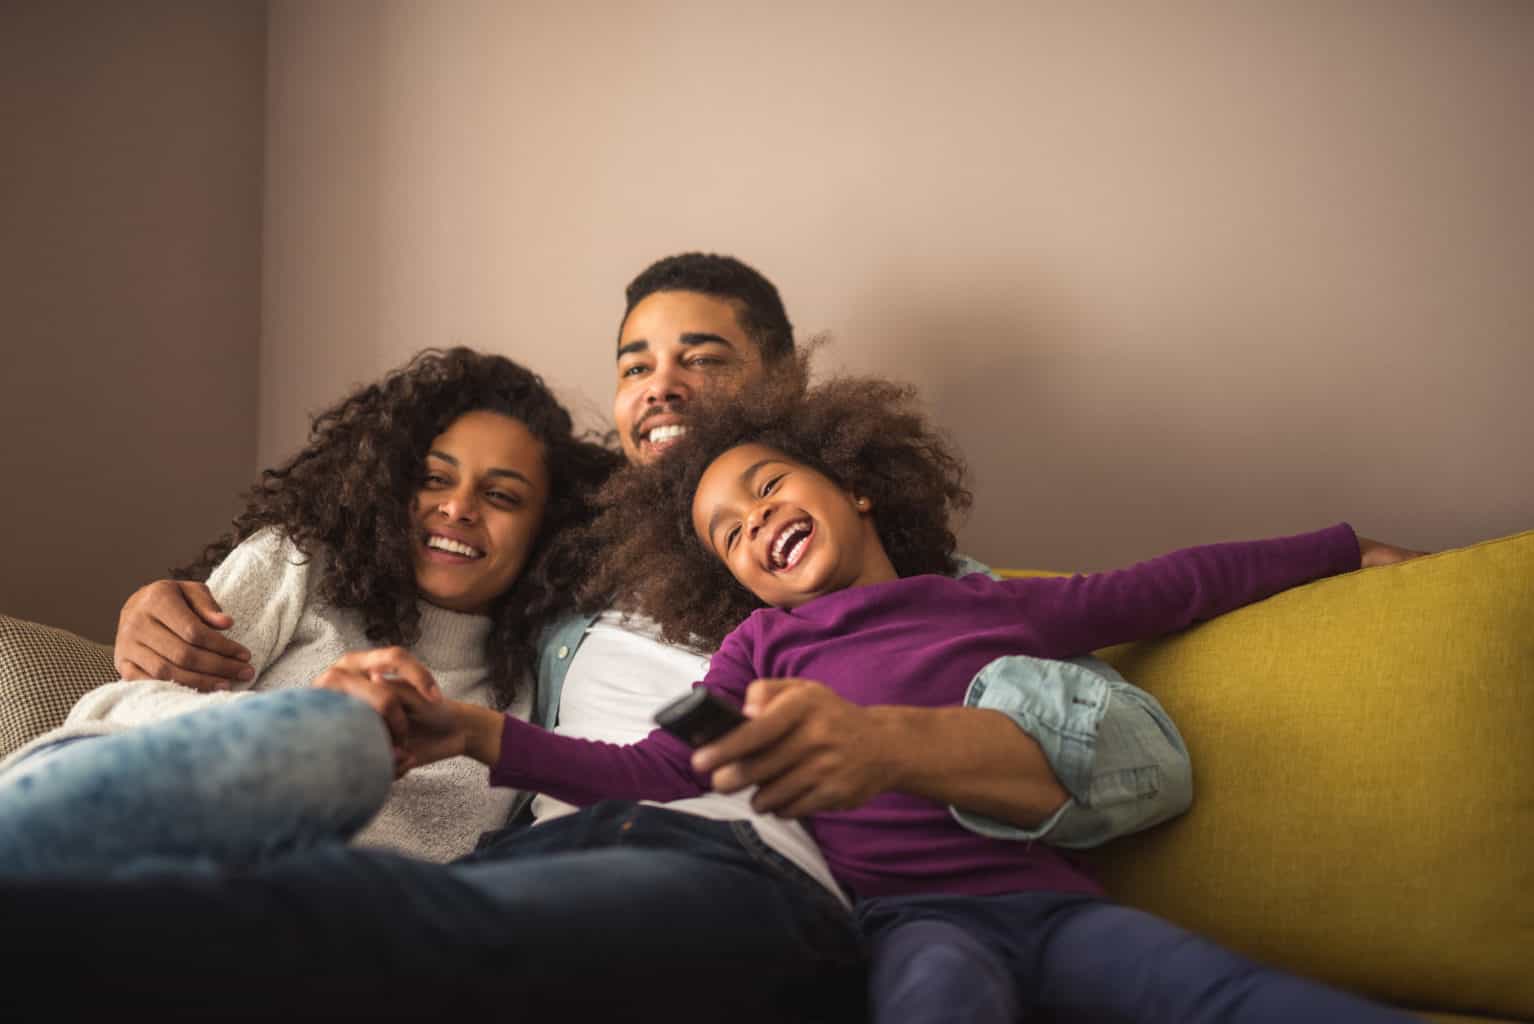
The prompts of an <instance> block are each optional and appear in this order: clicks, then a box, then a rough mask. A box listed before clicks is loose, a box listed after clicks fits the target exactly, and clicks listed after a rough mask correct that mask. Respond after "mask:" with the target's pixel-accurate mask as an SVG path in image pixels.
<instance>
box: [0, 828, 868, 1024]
mask: <svg viewBox="0 0 1534 1024" xmlns="http://www.w3.org/2000/svg"><path fill="white" fill-rule="evenodd" d="M736 829H737V823H730V822H718V821H711V820H708V819H704V818H698V817H694V816H691V815H684V814H680V813H678V812H675V811H668V810H665V809H663V808H656V807H649V806H644V805H637V804H624V803H608V804H598V805H596V806H595V807H592V808H588V809H587V810H585V811H582V812H580V813H578V814H574V815H570V816H569V817H567V818H561V819H559V820H557V821H553V822H550V823H548V824H545V825H539V826H535V827H532V828H527V829H521V830H517V831H516V832H515V833H514V834H507V835H506V837H505V838H504V839H503V840H501V841H498V842H496V843H494V844H492V845H491V846H489V847H487V848H485V849H484V850H482V851H481V852H480V853H477V854H475V855H474V856H473V857H471V858H469V859H468V860H466V861H463V862H459V863H457V864H451V865H441V864H428V863H424V862H421V861H414V860H410V859H408V858H404V857H400V856H397V855H393V854H389V853H385V852H382V851H377V850H365V849H357V848H354V847H344V846H341V845H339V844H328V845H325V846H322V847H319V848H317V849H314V850H310V851H306V852H301V853H297V854H294V855H292V856H290V857H287V858H283V859H282V860H280V861H278V862H274V863H272V864H269V865H263V866H261V867H258V868H255V869H252V870H248V871H226V870H219V869H209V868H202V869H193V870H188V871H182V872H178V873H171V872H169V871H167V870H165V869H164V868H163V866H161V867H157V868H156V869H155V870H154V871H152V872H137V873H135V874H134V876H133V877H131V878H117V879H108V880H84V879H75V880H67V879H43V880H29V881H11V882H6V881H5V880H0V907H4V908H5V921H6V924H5V927H4V928H0V959H3V962H5V963H6V964H7V965H8V966H9V967H10V968H12V969H13V970H14V971H16V972H18V976H20V975H21V974H23V973H25V972H27V971H31V970H41V969H42V967H43V966H45V965H49V964H57V963H58V962H62V960H67V962H68V963H69V965H70V975H71V977H70V981H69V984H67V985H63V986H57V987H51V988H50V989H49V990H48V991H47V992H46V994H45V995H44V996H43V997H42V998H43V1000H44V1003H43V1005H45V1006H47V1007H48V1009H50V1010H51V1011H52V1012H53V1013H54V1015H55V1016H56V1017H70V1014H71V1013H83V1012H85V1011H88V1010H101V1009H109V1008H113V1007H121V1006H125V1005H128V1006H134V1007H136V1008H139V1009H142V1010H148V1011H152V1012H153V1013H155V1015H156V1016H159V1017H162V1018H163V1017H176V1016H187V1017H193V1018H198V1019H210V1018H213V1017H217V1018H219V1019H223V1018H225V1017H231V1016H246V1017H249V1018H254V1019H261V1020H275V1019H279V1018H281V1019H295V1018H323V1019H335V1018H336V1017H337V1016H341V1017H344V1018H346V1019H352V1018H353V1017H363V1016H365V1017H368V1018H371V1019H405V1020H412V1021H420V1020H469V1019H472V1018H473V1017H476V1016H480V1015H484V1016H494V1017H495V1018H496V1019H501V1018H503V1017H504V1018H506V1019H517V1020H604V1019H606V1020H652V1019H653V1020H668V1021H676V1022H684V1021H685V1022H691V1021H697V1022H705V1021H706V1022H709V1024H714V1022H716V1021H720V1020H729V1021H741V1022H744V1021H751V1022H756V1021H767V1020H780V1021H796V1022H804V1021H826V1022H836V1024H842V1022H845V1021H849V1020H857V1019H861V1017H862V1010H861V1005H860V1003H861V988H862V983H863V978H862V972H861V964H862V961H861V957H860V950H859V944H858V941H857V936H856V932H855V930H854V929H853V927H852V923H851V920H850V916H849V915H848V914H847V913H846V912H845V911H844V910H843V909H842V908H841V906H840V904H838V903H837V902H836V901H835V900H834V899H833V897H831V896H830V895H829V894H828V893H826V892H824V891H823V890H820V889H818V887H816V886H815V883H814V882H811V881H809V880H807V879H803V878H802V877H801V878H797V879H796V878H794V877H793V872H792V871H784V870H781V869H776V870H775V869H774V867H773V865H772V864H771V863H767V862H764V860H763V858H762V856H761V853H762V851H760V850H759V849H753V848H752V846H751V844H750V843H748V842H746V841H745V840H744V839H743V838H741V837H739V836H738V835H737V833H736ZM13 988H15V987H13ZM6 994H7V993H6V992H4V991H0V1009H3V1008H4V1000H5V998H6ZM849 997H850V999H851V1000H852V1003H851V1005H849ZM70 1019H73V1018H70Z"/></svg>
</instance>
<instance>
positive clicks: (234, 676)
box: [113, 622, 255, 690]
mask: <svg viewBox="0 0 1534 1024" xmlns="http://www.w3.org/2000/svg"><path fill="white" fill-rule="evenodd" d="M215 635H216V634H215ZM113 663H114V664H115V665H116V666H117V671H118V672H119V673H120V674H121V675H122V678H124V679H164V680H167V681H170V682H175V683H180V684H181V685H183V686H192V687H194V688H195V689H199V690H226V689H228V688H229V687H230V685H231V684H233V683H235V682H248V681H249V680H250V679H252V678H253V677H254V676H255V670H254V669H253V668H251V666H249V665H247V664H246V663H245V662H243V661H235V660H232V659H230V658H226V657H223V656H222V655H218V654H214V653H212V652H211V651H208V650H205V649H203V648H200V647H194V646H193V645H191V644H189V643H187V642H186V641H184V640H182V639H181V638H180V637H179V636H177V635H176V634H175V633H173V632H171V631H170V630H169V629H167V628H166V627H165V626H163V625H162V624H160V623H158V622H150V623H145V624H142V625H140V627H139V628H138V629H137V630H136V632H135V633H134V635H132V636H127V635H122V634H119V636H118V638H117V646H116V648H115V649H114V650H113ZM130 666H131V667H132V669H133V670H135V671H134V672H133V674H131V675H130V674H129V672H130Z"/></svg>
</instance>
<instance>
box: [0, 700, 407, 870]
mask: <svg viewBox="0 0 1534 1024" xmlns="http://www.w3.org/2000/svg"><path fill="white" fill-rule="evenodd" d="M391 764H392V762H391V759H390V754H389V739H388V733H387V732H386V730H385V729H384V727H383V722H382V720H381V719H380V718H379V717H378V715H377V713H375V712H374V711H373V710H372V709H371V708H369V707H368V706H367V705H365V704H363V703H361V702H360V701H357V700H353V699H352V698H350V697H346V696H344V695H342V694H338V693H332V692H329V691H326V690H310V689H302V690H281V691H276V692H271V693H261V694H255V695H253V696H251V697H247V698H245V699H242V700H238V701H233V702H230V703H227V704H223V705H220V706H218V707H214V708H208V709H206V710H203V711H196V712H193V713H191V714H186V715H180V716H178V717H176V718H170V719H166V720H165V721H163V722H156V723H154V724H152V725H145V726H142V727H140V728H137V729H132V730H130V731H128V732H122V733H115V734H112V735H108V736H91V737H82V738H77V739H73V740H64V741H61V742H60V743H58V744H55V745H53V746H49V747H44V748H42V749H40V750H37V751H34V752H32V753H31V754H29V755H28V756H27V757H26V758H24V759H22V760H21V761H19V762H17V763H16V764H13V765H12V766H11V767H10V768H9V769H8V770H7V771H6V772H5V773H4V774H3V775H0V876H4V875H38V874H44V873H63V874H81V873H84V874H94V873H101V872H105V871H109V870H112V869H114V868H117V867H119V866H121V865H123V864H125V863H128V862H132V861H134V860H138V859H141V858H145V857H169V858H175V859H191V858H206V859H208V860H210V861H216V862H218V863H221V864H225V865H241V864H254V863H258V862H260V861H263V860H267V859H270V858H273V857H277V856H281V855H282V854H284V853H287V852H288V851H291V850H296V849H303V848H305V847H308V846H312V845H314V844H315V843H317V842H321V841H324V840H329V839H337V838H340V839H344V838H347V837H350V836H351V835H353V834H354V833H355V832H357V830H359V829H360V828H362V826H363V825H365V824H367V822H368V820H369V819H370V818H372V816H373V815H374V814H375V813H377V811H378V808H379V807H380V806H382V804H383V801H384V799H385V798H386V797H387V796H388V792H389V784H390V781H391V780H392V776H393V769H392V767H391Z"/></svg>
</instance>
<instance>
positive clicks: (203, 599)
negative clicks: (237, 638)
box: [177, 580, 239, 647]
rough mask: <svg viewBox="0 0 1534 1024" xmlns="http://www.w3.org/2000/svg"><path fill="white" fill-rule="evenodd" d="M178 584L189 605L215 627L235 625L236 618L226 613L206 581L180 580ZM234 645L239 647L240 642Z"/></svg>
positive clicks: (203, 619) (222, 627) (226, 627)
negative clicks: (214, 597)
mask: <svg viewBox="0 0 1534 1024" xmlns="http://www.w3.org/2000/svg"><path fill="white" fill-rule="evenodd" d="M177 585H178V586H179V587H180V589H181V596H182V597H184V598H186V603H187V606H188V607H190V608H191V609H192V611H194V612H196V613H197V615H198V616H199V617H200V618H201V619H202V621H204V622H206V623H207V624H208V625H210V626H212V627H213V628H214V629H228V628H229V627H230V626H232V625H234V619H232V618H230V617H229V616H228V615H226V614H225V613H224V610H223V609H222V608H220V607H219V606H218V602H217V601H215V600H214V599H213V591H211V590H209V589H208V585H207V584H206V583H197V582H195V581H193V580H178V581H177ZM234 646H236V647H238V646H239V645H238V644H235V645H234Z"/></svg>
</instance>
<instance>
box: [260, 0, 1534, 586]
mask: <svg viewBox="0 0 1534 1024" xmlns="http://www.w3.org/2000/svg"><path fill="white" fill-rule="evenodd" d="M1155 8H1156V9H1155V12H1154V13H1152V12H1151V10H1150V7H1148V6H1143V5H1139V4H1124V3H1098V4H1086V5H1075V4H1043V3H1035V4H1016V3H974V2H957V3H955V2H945V3H913V4H896V3H889V4H821V3H801V4H786V5H785V4H774V5H765V4H730V3H723V4H721V3H717V2H709V3H680V2H658V3H649V4H643V3H635V4H626V5H619V4H607V3H600V4H573V3H547V4H534V3H434V4H424V3H410V2H405V3H325V4H314V3H303V2H297V3H282V2H279V3H275V4H274V5H273V17H272V23H271V40H270V46H271V61H270V75H271V92H270V97H271V107H270V111H269V135H268V148H269V165H268V166H269V178H268V182H267V199H268V202H267V220H266V228H267V236H266V259H265V271H266V286H267V287H266V295H265V301H264V314H265V322H266V333H265V342H264V345H263V348H262V353H261V360H262V364H261V370H262V377H261V380H262V399H261V433H260V444H259V451H260V455H261V458H262V459H263V460H266V461H270V460H273V459H275V458H277V457H278V456H279V455H280V454H282V453H285V452H286V451H288V450H289V449H291V448H292V447H293V446H294V445H296V444H297V443H298V441H299V440H300V439H301V437H302V432H303V426H304V417H305V414H306V413H307V412H311V411H313V410H314V409H316V408H317V407H319V406H320V405H321V404H322V403H324V402H325V401H328V400H329V399H331V398H332V397H334V396H335V395H336V394H338V393H339V391H340V390H342V389H343V388H345V387H347V386H349V385H350V384H352V383H354V382H356V381H359V380H362V379H366V378H368V377H371V376H372V375H375V374H377V373H379V372H381V371H382V370H384V369H385V368H387V367H389V366H392V365H393V364H395V363H397V362H399V361H401V360H403V359H404V358H405V357H406V356H407V355H408V354H409V353H410V352H411V351H413V350H414V349H416V348H418V347H421V346H424V345H428V344H433V345H440V344H448V343H453V342H468V343H472V344H477V345H482V346H486V347H491V348H496V349H499V350H502V351H505V352H507V353H509V354H511V355H513V356H514V357H517V358H520V359H523V360H525V361H527V362H528V363H530V364H532V365H533V366H535V367H536V368H538V369H540V370H542V371H543V372H544V373H545V375H546V376H548V377H549V378H550V379H551V380H552V381H553V382H555V383H556V384H557V385H559V386H560V387H561V388H562V389H563V393H564V394H565V395H566V396H567V397H568V398H569V399H570V400H571V401H573V402H574V403H576V404H577V405H578V406H579V407H580V408H582V409H584V410H586V411H587V414H588V415H589V416H590V417H591V418H592V421H593V422H595V420H596V418H599V417H602V416H604V415H605V411H606V407H607V404H608V402H609V399H610V395H611V382H610V381H611V369H612V358H613V357H612V338H613V334H614V331H615V328H616V322H617V318H618V315H619V313H620V311H621V302H620V293H621V288H622V286H623V284H624V283H625V282H626V281H627V280H628V278H629V277H630V276H631V275H632V274H633V273H635V272H636V271H638V270H639V269H640V268H641V267H642V266H644V265H645V264H646V263H647V262H649V261H650V260H651V259H653V258H655V257H658V256H661V255H664V254H668V253H671V252H675V251H678V250H682V249H689V248H702V249H713V250H721V251H726V252H731V253H734V254H737V255H739V256H741V257H743V258H745V259H747V260H748V261H750V262H753V263H755V264H756V265H758V266H759V267H760V268H761V269H762V270H763V271H765V272H766V273H767V274H768V275H769V276H771V277H772V278H774V279H775V280H776V281H777V283H778V284H779V286H780V287H781V289H782V291H783V293H784V296H785V298H786V300H787V302H788V305H789V308H790V313H791V315H792V316H793V317H794V320H795V323H796V325H797V326H798V328H799V329H800V331H801V333H802V334H808V333H813V332H819V331H830V332H831V333H832V334H833V335H834V336H835V339H836V340H835V344H834V345H833V347H832V348H830V349H829V350H828V351H827V352H826V353H825V356H824V358H823V364H824V365H825V366H827V367H832V366H835V367H846V368H851V369H855V370H859V371H879V372H885V373H889V374H894V375H899V376H904V377H908V378H913V379H916V380H918V381H920V382H922V383H923V384H924V385H925V387H926V389H927V393H928V394H929V396H930V399H931V403H932V406H933V409H934V411H935V413H936V415H937V416H938V417H939V418H940V420H941V421H942V422H943V423H945V424H947V425H948V427H949V428H950V429H951V431H952V433H953V434H954V436H955V437H956V438H957V440H958V441H959V442H960V444H961V445H962V446H963V448H964V449H965V450H966V451H967V452H968V454H969V457H970V461H971V464H972V468H973V471H974V478H975V490H976V493H977V496H978V504H977V508H976V511H975V513H974V515H973V516H972V517H971V520H970V522H969V524H968V526H967V528H966V530H965V531H964V533H963V537H962V539H963V543H964V546H965V547H966V548H967V549H968V550H970V551H972V552H974V553H975V554H977V555H979V556H981V557H984V558H987V559H990V560H992V561H994V562H996V563H1000V564H1012V565H1017V564H1029V565H1046V566H1057V567H1098V566H1105V565H1110V564H1116V563H1120V562H1124V561H1127V560H1131V559H1136V558H1140V557H1144V556H1148V555H1151V554H1154V553H1156V552H1158V551H1161V550H1163V549H1166V548H1169V547H1173V546H1177V545H1182V544H1186V543H1195V542H1199V541H1204V540H1213V539H1220V538H1230V537H1241V536H1251V535H1262V534H1269V533H1276V532H1284V531H1291V530H1299V529H1305V528H1309V527H1313V526H1319V525H1322V524H1325V523H1327V522H1330V521H1334V520H1336V519H1339V518H1348V519H1350V520H1352V521H1353V522H1354V523H1355V524H1356V526H1357V527H1358V528H1359V529H1360V530H1361V531H1363V532H1366V533H1369V534H1373V535H1376V536H1382V537H1386V538H1389V539H1392V540H1395V541H1397V542H1400V543H1405V544H1412V545H1419V546H1426V547H1442V546H1450V545H1455V544H1460V543H1466V542H1470V541H1473V540H1476V539H1480V538H1484V537H1489V536H1493V535H1497V534H1500V533H1506V532H1510V531H1513V530H1517V529H1521V528H1527V527H1530V526H1534V480H1531V477H1530V472H1529V469H1528V463H1529V459H1528V457H1527V454H1526V450H1527V448H1528V446H1529V439H1530V438H1531V437H1534V403H1530V402H1529V401H1527V400H1526V392H1527V391H1528V389H1529V384H1530V382H1531V381H1534V289H1531V288H1530V273H1531V269H1534V266H1531V260H1534V198H1531V197H1534V191H1531V189H1530V188H1529V182H1531V181H1534V135H1531V133H1530V132H1529V130H1528V128H1529V111H1530V107H1529V103H1530V98H1531V97H1534V57H1531V55H1534V5H1527V4H1516V3H1503V4H1495V3H1461V4H1444V3H1410V2H1389V3H1334V4H1324V3H1307V4H1288V3H1279V2H1273V3H1235V4H1231V3H1223V2H1220V3H1215V2H1210V3H1170V4H1161V5H1155Z"/></svg>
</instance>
